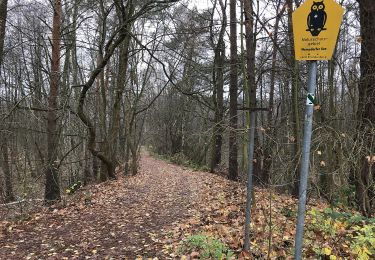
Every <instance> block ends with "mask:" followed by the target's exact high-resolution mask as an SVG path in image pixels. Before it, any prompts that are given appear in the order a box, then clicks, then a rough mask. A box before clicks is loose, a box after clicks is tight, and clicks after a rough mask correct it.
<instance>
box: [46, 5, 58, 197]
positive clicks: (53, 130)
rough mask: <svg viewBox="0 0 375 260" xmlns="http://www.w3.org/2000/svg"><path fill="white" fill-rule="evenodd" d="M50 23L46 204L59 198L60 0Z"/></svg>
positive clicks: (55, 6)
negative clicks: (50, 58) (50, 48)
mask: <svg viewBox="0 0 375 260" xmlns="http://www.w3.org/2000/svg"><path fill="white" fill-rule="evenodd" d="M53 9H54V12H53V25H52V61H51V84H50V93H49V97H48V113H47V169H46V184H45V194H44V199H45V202H46V203H47V204H50V203H53V202H55V201H57V200H59V199H60V186H59V175H58V170H57V144H58V133H57V113H56V110H57V102H58V100H57V98H58V95H59V81H60V38H61V35H60V27H61V12H62V8H61V0H55V2H54V7H53Z"/></svg>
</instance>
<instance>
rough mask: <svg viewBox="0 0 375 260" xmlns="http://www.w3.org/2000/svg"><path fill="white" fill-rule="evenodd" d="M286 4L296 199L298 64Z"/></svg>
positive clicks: (296, 191)
mask: <svg viewBox="0 0 375 260" xmlns="http://www.w3.org/2000/svg"><path fill="white" fill-rule="evenodd" d="M286 4H287V7H288V36H289V43H290V47H291V48H290V60H289V64H290V68H291V69H292V71H291V76H292V77H291V79H292V127H293V138H294V142H293V150H292V158H293V162H294V164H293V170H292V172H293V178H292V179H293V183H294V184H293V190H292V194H293V196H294V197H298V194H299V170H298V169H299V166H298V163H299V155H300V151H301V144H300V132H301V125H300V116H299V106H298V92H299V87H298V63H297V62H296V59H295V56H294V37H293V25H292V13H293V1H292V0H286Z"/></svg>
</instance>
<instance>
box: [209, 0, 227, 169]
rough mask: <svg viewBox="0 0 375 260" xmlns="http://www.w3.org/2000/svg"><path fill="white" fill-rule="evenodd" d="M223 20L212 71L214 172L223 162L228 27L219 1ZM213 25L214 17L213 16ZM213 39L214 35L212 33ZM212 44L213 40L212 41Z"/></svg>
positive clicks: (223, 9) (224, 11)
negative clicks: (225, 38)
mask: <svg viewBox="0 0 375 260" xmlns="http://www.w3.org/2000/svg"><path fill="white" fill-rule="evenodd" d="M219 3H220V6H221V11H222V20H221V29H220V32H219V39H218V41H217V44H216V46H215V47H214V53H215V57H214V68H213V71H212V79H213V84H214V91H213V101H214V106H215V118H214V124H215V125H214V129H213V132H214V133H213V147H212V156H211V162H210V171H211V172H214V170H215V168H216V167H217V166H218V165H219V164H220V162H221V147H222V144H223V118H224V63H225V41H224V34H225V30H226V26H227V16H226V8H225V6H224V4H223V1H222V0H219ZM211 22H212V23H213V22H214V21H213V16H212V21H211ZM211 38H212V39H213V35H212V33H211ZM212 44H213V45H214V43H213V40H212Z"/></svg>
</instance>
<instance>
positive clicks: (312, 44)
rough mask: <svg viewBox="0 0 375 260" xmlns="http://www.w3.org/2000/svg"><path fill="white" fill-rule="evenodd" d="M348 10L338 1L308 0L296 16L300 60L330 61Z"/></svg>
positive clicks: (297, 58) (295, 39)
mask: <svg viewBox="0 0 375 260" xmlns="http://www.w3.org/2000/svg"><path fill="white" fill-rule="evenodd" d="M343 15H344V8H342V7H341V5H339V4H338V3H336V2H335V1H334V0H315V1H314V0H306V1H305V2H304V3H303V4H302V5H301V6H300V7H298V8H297V9H296V10H295V11H294V12H293V16H292V20H293V33H294V49H295V56H296V60H330V59H331V58H332V55H333V52H334V50H335V46H336V41H337V36H338V34H339V30H340V25H341V21H342V17H343Z"/></svg>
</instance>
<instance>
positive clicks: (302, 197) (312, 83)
mask: <svg viewBox="0 0 375 260" xmlns="http://www.w3.org/2000/svg"><path fill="white" fill-rule="evenodd" d="M316 74H317V62H316V61H311V62H310V67H309V79H308V94H307V97H308V98H307V100H306V112H305V125H304V133H303V147H302V161H301V171H300V183H299V201H298V219H297V231H296V242H295V251H294V259H295V260H301V259H302V245H303V227H304V222H305V212H306V192H307V180H308V175H309V162H310V146H311V136H312V123H313V113H314V96H315V94H314V93H315V87H316Z"/></svg>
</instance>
